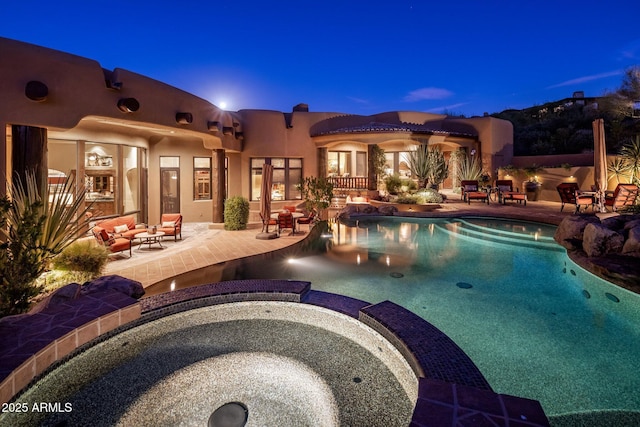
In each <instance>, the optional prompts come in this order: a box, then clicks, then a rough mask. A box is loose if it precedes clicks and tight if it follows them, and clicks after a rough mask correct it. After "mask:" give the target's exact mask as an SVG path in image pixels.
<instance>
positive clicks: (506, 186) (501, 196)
mask: <svg viewBox="0 0 640 427" xmlns="http://www.w3.org/2000/svg"><path fill="white" fill-rule="evenodd" d="M496 188H497V189H498V202H501V203H502V204H503V205H506V204H507V200H511V201H516V202H518V203H524V205H525V206H527V194H526V193H522V192H520V191H518V189H517V188H516V189H515V190H514V189H513V181H512V180H510V179H498V180H496Z"/></svg>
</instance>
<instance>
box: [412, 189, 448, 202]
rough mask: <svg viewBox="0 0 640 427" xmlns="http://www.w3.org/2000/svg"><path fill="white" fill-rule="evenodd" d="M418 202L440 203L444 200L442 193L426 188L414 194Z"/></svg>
mask: <svg viewBox="0 0 640 427" xmlns="http://www.w3.org/2000/svg"><path fill="white" fill-rule="evenodd" d="M416 196H418V203H442V201H443V200H444V199H443V197H442V194H440V193H438V192H437V191H435V190H432V189H430V188H429V189H426V190H423V191H420V192H419V193H417V194H416Z"/></svg>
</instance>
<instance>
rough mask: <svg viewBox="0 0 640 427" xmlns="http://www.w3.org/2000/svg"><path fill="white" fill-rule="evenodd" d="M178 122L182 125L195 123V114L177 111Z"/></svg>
mask: <svg viewBox="0 0 640 427" xmlns="http://www.w3.org/2000/svg"><path fill="white" fill-rule="evenodd" d="M176 123H178V124H181V125H188V124H191V123H193V114H191V113H176Z"/></svg>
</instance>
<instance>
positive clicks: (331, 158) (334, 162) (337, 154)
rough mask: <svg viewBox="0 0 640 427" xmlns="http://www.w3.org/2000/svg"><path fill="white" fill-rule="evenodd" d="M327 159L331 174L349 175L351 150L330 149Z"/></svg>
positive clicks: (328, 170) (328, 169)
mask: <svg viewBox="0 0 640 427" xmlns="http://www.w3.org/2000/svg"><path fill="white" fill-rule="evenodd" d="M327 161H328V162H329V165H328V168H327V172H328V173H329V176H345V175H346V176H348V175H349V174H350V173H351V152H350V151H329V152H328V153H327Z"/></svg>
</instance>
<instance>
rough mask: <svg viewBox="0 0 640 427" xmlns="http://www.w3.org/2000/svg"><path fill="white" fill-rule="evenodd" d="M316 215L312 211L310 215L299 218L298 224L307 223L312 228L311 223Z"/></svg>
mask: <svg viewBox="0 0 640 427" xmlns="http://www.w3.org/2000/svg"><path fill="white" fill-rule="evenodd" d="M315 215H316V213H315V212H314V211H311V213H310V214H309V215H307V216H303V217H302V218H298V224H307V225H308V226H309V229H311V223H312V222H313V219H314V217H315Z"/></svg>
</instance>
